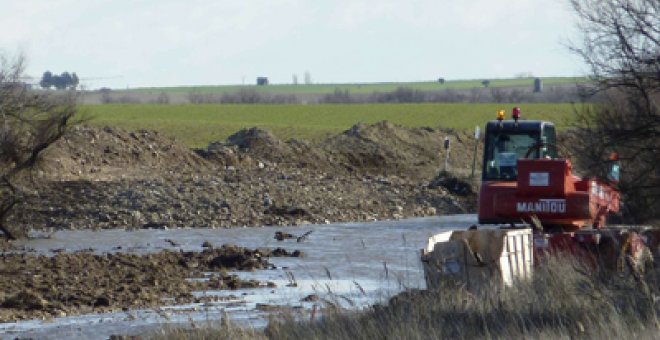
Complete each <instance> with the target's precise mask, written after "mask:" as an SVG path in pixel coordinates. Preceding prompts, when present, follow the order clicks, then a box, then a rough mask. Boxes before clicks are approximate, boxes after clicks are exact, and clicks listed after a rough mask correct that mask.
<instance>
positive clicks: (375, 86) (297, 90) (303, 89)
mask: <svg viewBox="0 0 660 340" xmlns="http://www.w3.org/2000/svg"><path fill="white" fill-rule="evenodd" d="M541 79H543V84H544V86H545V85H557V84H575V83H584V82H586V81H588V80H587V79H586V78H574V77H547V78H541ZM482 81H483V79H473V80H448V81H446V82H445V83H444V84H440V83H438V82H436V81H421V82H407V83H363V84H361V83H353V84H309V85H303V84H300V85H293V84H271V85H267V86H256V85H219V86H181V87H158V88H136V89H131V90H127V91H126V92H133V93H162V92H164V93H169V94H173V93H188V92H192V91H196V92H199V93H213V94H222V93H230V92H237V91H239V90H241V89H253V90H256V91H258V92H260V93H272V94H326V93H332V92H334V91H335V89H339V90H342V91H343V90H348V91H349V92H350V93H352V94H360V93H372V92H391V91H394V90H396V89H397V88H399V87H408V88H412V89H418V90H423V91H440V90H446V89H456V90H458V89H470V88H482V87H483V85H482V84H481V82H482ZM533 83H534V78H512V79H490V87H517V86H529V87H531V86H532V85H533ZM120 91H121V92H125V91H124V90H120Z"/></svg>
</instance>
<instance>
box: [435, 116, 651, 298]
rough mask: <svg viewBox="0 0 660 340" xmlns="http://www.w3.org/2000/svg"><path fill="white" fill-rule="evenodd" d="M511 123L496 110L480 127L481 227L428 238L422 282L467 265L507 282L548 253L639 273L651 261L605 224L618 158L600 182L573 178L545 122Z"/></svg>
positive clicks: (632, 234)
mask: <svg viewBox="0 0 660 340" xmlns="http://www.w3.org/2000/svg"><path fill="white" fill-rule="evenodd" d="M511 118H512V119H510V120H505V117H504V111H499V112H498V114H497V120H493V121H490V122H488V123H487V125H486V130H485V131H486V135H485V146H484V156H483V172H482V179H481V188H480V191H479V204H478V209H479V213H478V217H479V224H481V227H476V226H474V228H471V229H478V230H467V231H452V232H444V233H440V234H437V235H434V236H432V237H431V238H429V242H428V245H427V247H426V248H425V249H423V251H422V262H423V263H424V269H425V274H426V278H427V285H428V286H429V287H432V286H434V285H435V284H436V283H437V281H438V279H439V277H442V276H446V275H449V276H456V275H459V276H461V275H467V276H466V277H468V276H469V275H468V274H469V271H470V270H472V269H471V268H474V267H479V266H480V264H484V263H494V264H496V265H497V266H498V267H500V268H499V269H500V270H499V271H498V272H499V273H501V275H503V276H504V277H502V278H501V279H503V280H504V282H505V283H510V282H512V279H513V278H514V277H527V276H528V275H529V273H530V272H531V266H532V264H538V263H540V262H542V259H543V258H544V256H547V254H550V253H556V252H567V253H571V254H574V255H577V256H580V258H588V259H589V260H590V261H593V262H592V263H594V264H596V261H598V262H597V263H598V265H604V266H606V267H609V268H611V269H614V270H624V269H631V270H632V271H633V272H635V273H639V272H641V271H643V267H644V266H646V265H648V264H649V263H650V262H651V261H652V259H653V257H652V256H651V255H650V251H649V249H648V247H647V246H646V245H645V242H644V241H645V240H644V238H643V236H642V235H641V234H640V233H639V231H638V230H634V229H632V228H625V227H617V228H606V227H605V223H606V221H607V217H608V216H609V215H611V214H615V213H617V212H618V211H619V207H620V195H619V191H618V190H617V187H616V185H617V183H618V180H619V171H620V164H619V161H618V156H617V155H616V154H615V153H613V154H612V155H611V156H610V158H609V160H607V161H606V162H607V163H608V169H609V172H608V175H607V176H606V178H594V177H585V178H582V177H578V176H576V175H575V174H573V168H572V165H571V162H570V160H568V159H565V158H562V157H560V155H559V154H558V149H557V144H556V143H557V136H556V132H555V126H554V125H553V124H552V123H551V122H546V121H537V120H522V119H521V117H520V109H519V108H517V107H516V108H514V109H513V112H512V117H511ZM486 225H493V226H492V227H488V226H486ZM497 226H499V227H497ZM530 227H531V228H530ZM656 231H657V230H656ZM486 257H488V259H486ZM451 263H454V264H451ZM449 264H451V265H449ZM452 268H454V269H452ZM460 268H464V270H460ZM464 279H465V278H464ZM467 280H468V281H469V278H468V279H467Z"/></svg>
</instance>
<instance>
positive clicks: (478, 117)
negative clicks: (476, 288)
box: [82, 104, 573, 147]
mask: <svg viewBox="0 0 660 340" xmlns="http://www.w3.org/2000/svg"><path fill="white" fill-rule="evenodd" d="M513 106H515V105H514V104H319V105H221V104H204V105H153V104H137V105H124V104H121V105H120V104H116V105H114V104H113V105H87V106H83V107H82V112H83V114H86V115H88V116H89V117H90V118H91V120H90V122H89V123H90V124H93V125H98V126H105V125H111V126H117V127H122V128H125V129H129V130H137V129H153V130H158V131H160V132H161V133H163V134H164V135H166V136H169V137H174V138H176V139H177V140H178V141H180V142H183V143H184V144H186V145H188V146H190V147H204V146H206V145H207V144H208V143H209V142H210V141H217V140H225V139H226V138H227V137H228V136H229V135H231V134H233V133H235V132H236V131H238V130H240V129H242V128H247V127H255V126H256V127H261V128H265V129H267V130H270V131H272V132H273V133H275V135H277V136H278V137H279V138H281V139H283V140H287V139H290V138H296V139H304V140H310V141H317V140H321V139H323V138H326V137H328V136H331V135H334V134H337V133H340V132H342V131H344V130H346V129H348V128H350V127H351V126H352V125H354V124H356V123H369V124H370V123H375V122H378V121H382V120H388V121H390V122H393V123H395V124H399V125H403V126H406V127H446V128H454V129H466V130H473V129H474V128H475V126H477V125H479V126H482V127H483V125H484V124H485V123H486V122H487V121H488V120H491V119H494V118H495V114H496V111H497V110H498V109H504V110H506V111H507V115H509V112H510V110H511V108H512V107H513ZM521 108H522V112H523V113H522V115H523V117H524V118H525V119H544V120H549V121H553V122H555V124H556V125H558V127H559V129H562V128H563V127H566V126H567V124H568V122H569V119H570V117H571V116H572V112H573V106H572V105H571V104H525V105H521Z"/></svg>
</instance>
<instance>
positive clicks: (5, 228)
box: [0, 55, 76, 239]
mask: <svg viewBox="0 0 660 340" xmlns="http://www.w3.org/2000/svg"><path fill="white" fill-rule="evenodd" d="M24 70H25V58H24V56H22V55H19V56H17V57H15V58H9V57H6V56H0V119H1V121H0V166H1V167H0V231H2V232H3V233H4V236H5V238H7V239H16V238H19V237H22V236H25V231H23V230H16V228H12V227H11V226H9V225H8V224H7V218H8V217H9V216H10V214H11V211H12V209H13V208H14V207H15V206H16V204H17V203H18V202H19V200H20V197H22V196H23V195H24V192H25V186H24V185H25V184H26V182H25V181H20V180H19V177H23V176H19V175H21V174H22V173H24V172H26V170H29V169H31V168H33V167H34V165H35V164H36V162H37V160H38V158H39V155H40V154H41V152H42V151H44V150H45V149H46V148H47V147H48V146H49V145H51V144H52V143H54V142H55V141H57V140H58V139H59V138H60V137H61V136H62V135H63V134H64V132H65V130H66V128H67V126H68V123H69V121H70V120H71V119H72V117H73V116H74V115H75V114H76V100H75V96H73V94H72V93H67V94H61V93H60V94H52V93H49V92H43V91H33V90H31V89H30V88H29V86H27V85H26V84H24V83H22V82H21V79H22V76H23V72H24ZM30 181H31V180H28V181H27V182H30ZM19 182H21V183H19Z"/></svg>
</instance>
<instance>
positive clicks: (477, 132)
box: [471, 126, 481, 178]
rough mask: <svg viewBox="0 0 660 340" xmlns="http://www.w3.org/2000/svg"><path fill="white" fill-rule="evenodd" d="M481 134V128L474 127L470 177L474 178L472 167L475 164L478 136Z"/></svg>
mask: <svg viewBox="0 0 660 340" xmlns="http://www.w3.org/2000/svg"><path fill="white" fill-rule="evenodd" d="M480 135H481V129H480V128H479V126H475V128H474V154H473V156H472V176H471V177H472V178H474V168H475V167H476V166H477V148H478V147H479V136H480Z"/></svg>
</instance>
